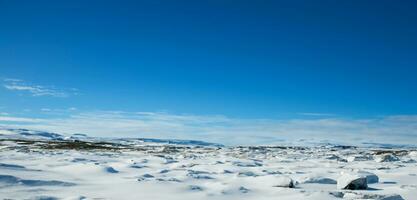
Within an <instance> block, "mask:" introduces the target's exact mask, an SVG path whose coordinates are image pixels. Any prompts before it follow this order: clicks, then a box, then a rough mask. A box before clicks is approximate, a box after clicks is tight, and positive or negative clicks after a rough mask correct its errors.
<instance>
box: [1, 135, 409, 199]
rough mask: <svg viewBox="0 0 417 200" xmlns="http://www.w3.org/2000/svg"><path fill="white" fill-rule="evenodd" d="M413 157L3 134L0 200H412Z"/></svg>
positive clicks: (402, 152)
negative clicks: (359, 185) (358, 185)
mask: <svg viewBox="0 0 417 200" xmlns="http://www.w3.org/2000/svg"><path fill="white" fill-rule="evenodd" d="M416 152H417V151H416V149H413V148H403V149H393V148H384V149H382V148H377V147H369V148H365V147H361V148H359V147H353V146H337V145H322V146H315V147H302V146H298V147H291V146H288V147H285V146H249V147H224V146H222V145H218V144H211V143H205V142H199V141H179V140H172V141H171V140H152V139H102V138H101V139H100V138H91V137H87V136H85V135H79V134H78V135H74V136H73V137H63V136H61V135H59V134H52V133H45V132H37V131H30V130H24V129H7V130H6V129H4V130H1V132H0V199H179V200H186V199H193V200H194V199H239V200H240V199H243V200H244V199H256V200H261V199H280V200H283V199H320V200H325V199H380V200H382V199H385V200H387V199H391V200H400V199H416V198H417V164H416V161H415V160H417V153H416ZM381 158H383V159H381ZM358 179H359V180H361V181H358ZM364 180H366V181H367V183H364V182H363V181H364ZM337 181H339V183H338V182H337ZM357 184H361V185H362V186H363V187H362V186H361V187H356V185H357ZM365 185H366V188H364V186H365ZM338 186H339V187H338ZM348 186H349V187H348ZM354 186H355V187H354ZM346 188H351V189H346ZM355 188H361V189H359V190H356V189H355ZM352 189H355V190H352Z"/></svg>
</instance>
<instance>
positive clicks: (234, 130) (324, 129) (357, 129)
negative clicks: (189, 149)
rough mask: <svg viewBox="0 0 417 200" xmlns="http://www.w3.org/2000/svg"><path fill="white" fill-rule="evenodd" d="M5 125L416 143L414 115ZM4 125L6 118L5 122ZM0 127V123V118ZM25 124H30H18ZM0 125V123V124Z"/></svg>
mask: <svg viewBox="0 0 417 200" xmlns="http://www.w3.org/2000/svg"><path fill="white" fill-rule="evenodd" d="M11 119H14V120H15V121H16V123H14V124H11V123H8V125H9V126H15V127H19V128H22V127H23V128H31V129H37V130H45V131H53V132H58V133H68V134H72V133H86V134H88V135H91V136H105V137H148V138H175V139H198V140H205V141H209V142H218V143H222V144H239V145H253V144H263V145H266V144H277V143H280V144H282V143H283V142H284V143H285V144H290V143H294V142H297V141H299V140H304V141H311V142H334V143H341V144H361V143H364V142H373V143H392V144H416V143H417V116H416V115H406V116H387V117H378V118H369V119H341V118H321V119H292V120H271V119H236V118H228V117H225V116H200V115H175V114H169V113H158V112H136V113H134V112H119V111H99V112H77V113H74V112H73V114H71V115H67V116H60V117H59V118H49V119H42V120H40V119H33V120H30V118H9V121H11ZM3 120H4V118H3ZM0 122H1V118H0ZM19 122H29V123H19ZM0 125H1V123H0Z"/></svg>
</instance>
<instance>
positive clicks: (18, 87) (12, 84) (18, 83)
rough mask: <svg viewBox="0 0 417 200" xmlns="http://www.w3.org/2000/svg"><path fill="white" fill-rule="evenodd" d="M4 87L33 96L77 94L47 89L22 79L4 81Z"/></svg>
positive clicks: (73, 91)
mask: <svg viewBox="0 0 417 200" xmlns="http://www.w3.org/2000/svg"><path fill="white" fill-rule="evenodd" d="M3 82H4V84H3V87H4V88H6V89H8V90H12V91H21V92H28V93H30V94H31V95H32V96H51V97H68V96H71V95H75V94H77V93H76V91H75V90H73V89H71V90H68V91H64V90H58V89H56V88H54V87H46V86H41V85H34V84H29V83H25V82H24V81H23V80H20V79H10V78H7V79H3Z"/></svg>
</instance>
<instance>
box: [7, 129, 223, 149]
mask: <svg viewBox="0 0 417 200" xmlns="http://www.w3.org/2000/svg"><path fill="white" fill-rule="evenodd" d="M0 139H22V140H58V141H59V140H81V141H97V142H98V141H106V142H114V143H120V142H135V143H137V142H140V143H155V144H172V145H189V146H212V147H223V146H224V145H222V144H218V143H210V142H204V141H199V140H180V139H156V138H104V137H90V136H88V135H87V134H81V133H75V134H72V135H69V136H66V135H61V134H58V133H53V132H46V131H37V130H29V129H23V128H2V127H0Z"/></svg>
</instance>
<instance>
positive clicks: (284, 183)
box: [274, 176, 295, 188]
mask: <svg viewBox="0 0 417 200" xmlns="http://www.w3.org/2000/svg"><path fill="white" fill-rule="evenodd" d="M274 187H287V188H294V187H295V184H294V181H293V180H292V179H291V178H289V177H286V176H280V177H277V178H276V180H275V181H274Z"/></svg>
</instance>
